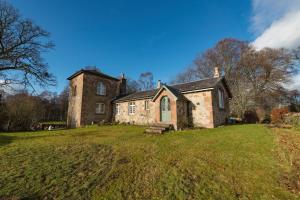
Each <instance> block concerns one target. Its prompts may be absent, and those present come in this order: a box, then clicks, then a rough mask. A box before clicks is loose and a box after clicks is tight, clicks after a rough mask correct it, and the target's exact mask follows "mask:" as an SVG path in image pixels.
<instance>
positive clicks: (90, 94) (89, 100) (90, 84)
mask: <svg viewBox="0 0 300 200" xmlns="http://www.w3.org/2000/svg"><path fill="white" fill-rule="evenodd" d="M83 81H84V86H83V98H82V111H81V123H82V125H88V124H92V123H99V122H101V121H105V122H110V121H111V120H112V103H111V101H112V99H114V98H115V97H116V96H118V95H119V82H118V81H116V80H112V79H107V78H103V77H99V76H96V75H92V74H84V78H83ZM99 81H102V82H103V83H104V84H105V86H106V95H104V96H103V95H98V94H97V83H98V82H99ZM96 103H104V104H105V113H103V114H96Z"/></svg>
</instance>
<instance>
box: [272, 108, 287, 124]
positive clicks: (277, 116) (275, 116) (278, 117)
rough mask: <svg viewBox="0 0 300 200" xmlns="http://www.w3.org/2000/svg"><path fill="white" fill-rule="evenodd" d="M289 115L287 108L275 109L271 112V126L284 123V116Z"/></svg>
mask: <svg viewBox="0 0 300 200" xmlns="http://www.w3.org/2000/svg"><path fill="white" fill-rule="evenodd" d="M287 113H289V110H288V109H287V108H275V109H273V110H272V112H271V121H272V123H273V124H282V123H284V117H285V115H286V114H287Z"/></svg>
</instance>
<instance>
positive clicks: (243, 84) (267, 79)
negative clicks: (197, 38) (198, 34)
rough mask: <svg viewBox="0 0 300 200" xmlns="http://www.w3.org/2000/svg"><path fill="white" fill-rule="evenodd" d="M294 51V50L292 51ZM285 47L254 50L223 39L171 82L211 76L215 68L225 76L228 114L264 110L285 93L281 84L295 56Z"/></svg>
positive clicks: (293, 68)
mask: <svg viewBox="0 0 300 200" xmlns="http://www.w3.org/2000/svg"><path fill="white" fill-rule="evenodd" d="M295 52H296V51H295ZM294 55H295V56H293V54H292V53H291V52H290V51H288V50H285V49H263V50H261V51H256V50H255V49H254V48H253V47H252V46H251V45H250V44H249V43H247V42H244V41H239V40H236V39H224V40H222V41H220V42H218V43H217V44H216V46H214V47H213V48H211V49H208V50H207V51H205V52H204V53H203V54H200V55H199V56H198V57H197V58H196V59H195V61H194V66H193V67H190V68H188V69H187V70H186V71H184V72H182V73H180V74H179V75H178V76H177V80H175V81H174V82H182V80H183V78H182V77H184V78H185V80H188V79H190V80H196V79H201V78H207V77H212V76H213V72H214V68H215V67H218V68H219V70H220V72H221V75H222V76H225V78H226V80H227V82H228V84H229V86H230V89H231V91H232V93H233V98H232V100H231V101H230V107H231V111H232V114H234V115H237V116H239V117H242V116H243V115H244V113H245V111H247V110H255V109H257V108H259V109H267V110H270V109H271V107H272V106H274V105H276V103H278V102H280V97H281V96H282V95H285V94H286V89H285V88H284V87H283V86H284V84H287V83H289V81H290V79H291V77H292V75H293V74H294V73H295V71H296V66H297V65H296V64H295V60H296V59H295V58H297V55H298V54H296V53H295V54H294Z"/></svg>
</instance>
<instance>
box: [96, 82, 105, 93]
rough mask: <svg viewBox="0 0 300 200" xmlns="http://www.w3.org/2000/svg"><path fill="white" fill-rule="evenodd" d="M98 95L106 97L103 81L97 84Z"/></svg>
mask: <svg viewBox="0 0 300 200" xmlns="http://www.w3.org/2000/svg"><path fill="white" fill-rule="evenodd" d="M97 95H103V96H105V95H106V85H105V84H104V83H103V82H102V81H100V82H98V83H97Z"/></svg>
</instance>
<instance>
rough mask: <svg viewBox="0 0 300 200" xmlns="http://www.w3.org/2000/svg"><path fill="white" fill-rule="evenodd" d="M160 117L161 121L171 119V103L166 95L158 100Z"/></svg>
mask: <svg viewBox="0 0 300 200" xmlns="http://www.w3.org/2000/svg"><path fill="white" fill-rule="evenodd" d="M160 119H161V122H170V121H171V105H170V99H169V98H168V97H167V96H164V97H162V98H161V100H160Z"/></svg>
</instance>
